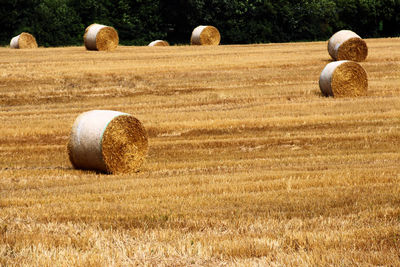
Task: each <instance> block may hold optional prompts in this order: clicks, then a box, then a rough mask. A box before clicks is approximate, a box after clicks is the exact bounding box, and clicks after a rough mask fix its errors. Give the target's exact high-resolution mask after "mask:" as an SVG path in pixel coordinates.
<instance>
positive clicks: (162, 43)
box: [149, 40, 169, 46]
mask: <svg viewBox="0 0 400 267" xmlns="http://www.w3.org/2000/svg"><path fill="white" fill-rule="evenodd" d="M149 46H169V43H168V42H167V41H164V40H155V41H153V42H151V43H150V44H149Z"/></svg>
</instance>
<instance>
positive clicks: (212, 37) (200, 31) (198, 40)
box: [190, 26, 221, 45]
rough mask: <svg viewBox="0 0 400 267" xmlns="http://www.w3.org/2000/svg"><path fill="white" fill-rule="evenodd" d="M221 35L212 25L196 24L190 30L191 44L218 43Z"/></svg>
mask: <svg viewBox="0 0 400 267" xmlns="http://www.w3.org/2000/svg"><path fill="white" fill-rule="evenodd" d="M220 42H221V35H220V33H219V31H218V29H217V28H215V27H214V26H198V27H196V28H195V29H194V30H193V32H192V37H191V39H190V43H191V44H192V45H219V43H220Z"/></svg>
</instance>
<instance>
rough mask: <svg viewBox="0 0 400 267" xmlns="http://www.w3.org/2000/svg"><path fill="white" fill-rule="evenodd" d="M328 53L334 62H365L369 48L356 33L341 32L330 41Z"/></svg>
mask: <svg viewBox="0 0 400 267" xmlns="http://www.w3.org/2000/svg"><path fill="white" fill-rule="evenodd" d="M328 52H329V55H331V57H332V58H333V59H334V60H352V61H364V60H365V59H366V58H367V56H368V47H367V43H366V42H365V41H364V40H363V39H361V37H360V36H358V35H357V34H356V33H354V32H352V31H349V30H341V31H338V32H337V33H335V34H334V35H332V37H331V38H330V39H329V42H328Z"/></svg>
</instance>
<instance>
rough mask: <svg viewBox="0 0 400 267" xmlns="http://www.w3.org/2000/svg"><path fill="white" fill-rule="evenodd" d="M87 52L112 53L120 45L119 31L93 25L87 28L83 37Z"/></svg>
mask: <svg viewBox="0 0 400 267" xmlns="http://www.w3.org/2000/svg"><path fill="white" fill-rule="evenodd" d="M83 40H84V43H85V47H86V49H87V50H98V51H112V50H115V49H116V48H117V46H118V43H119V37H118V33H117V31H116V30H115V29H114V28H113V27H109V26H105V25H101V24H92V25H90V26H89V27H87V28H86V30H85V34H84V36H83Z"/></svg>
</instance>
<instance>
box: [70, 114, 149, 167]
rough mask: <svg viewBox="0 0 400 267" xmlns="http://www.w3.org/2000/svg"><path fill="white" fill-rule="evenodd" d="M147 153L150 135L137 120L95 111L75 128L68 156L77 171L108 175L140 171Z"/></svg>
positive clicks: (77, 123)
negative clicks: (84, 170) (92, 171)
mask: <svg viewBox="0 0 400 267" xmlns="http://www.w3.org/2000/svg"><path fill="white" fill-rule="evenodd" d="M147 150H148V141H147V133H146V130H145V128H144V127H143V125H142V123H141V122H140V121H139V120H137V119H136V118H135V117H133V116H131V115H129V114H127V113H122V112H117V111H111V110H92V111H88V112H84V113H82V114H81V115H79V116H78V118H77V119H76V120H75V122H74V125H73V126H72V131H71V135H70V139H69V142H68V154H69V159H70V161H71V163H72V165H73V166H74V167H75V168H77V169H89V170H97V171H101V172H106V173H113V174H118V173H128V172H132V171H137V170H138V169H139V167H140V166H141V165H142V163H143V161H144V159H145V157H146V155H147Z"/></svg>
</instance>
